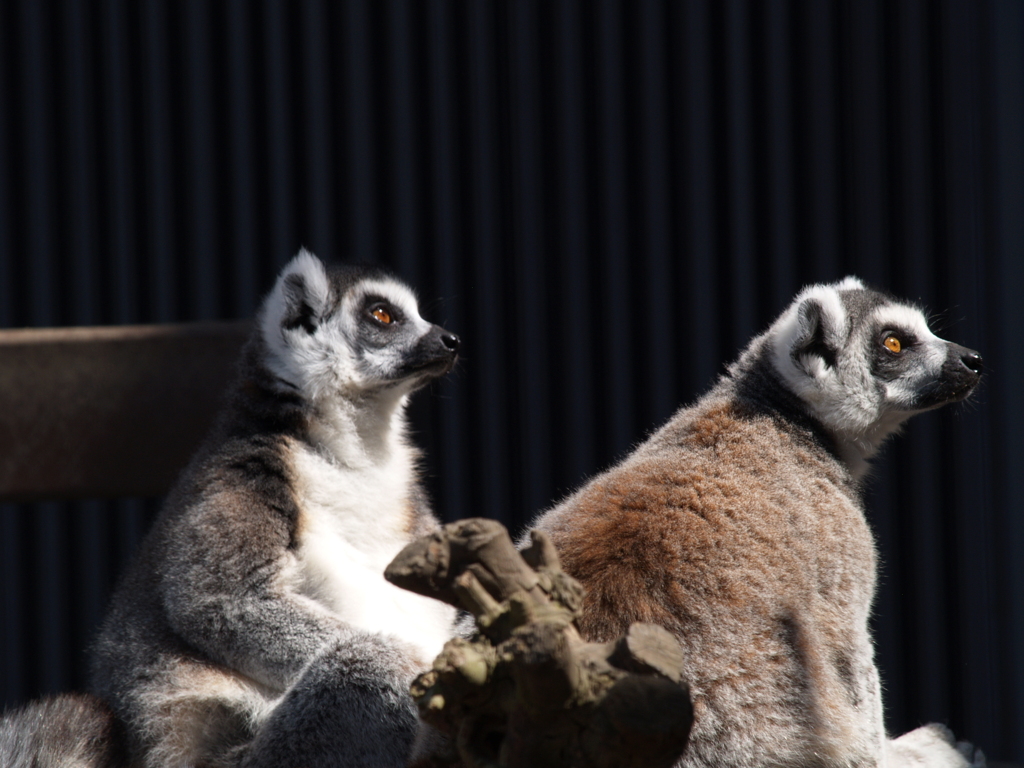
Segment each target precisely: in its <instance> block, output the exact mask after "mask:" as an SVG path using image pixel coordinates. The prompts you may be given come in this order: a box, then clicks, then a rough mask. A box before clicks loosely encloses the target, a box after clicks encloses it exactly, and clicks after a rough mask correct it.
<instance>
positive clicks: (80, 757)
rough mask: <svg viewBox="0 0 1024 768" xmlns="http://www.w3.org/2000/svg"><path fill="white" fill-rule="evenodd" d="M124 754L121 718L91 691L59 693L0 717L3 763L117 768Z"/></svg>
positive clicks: (6, 766) (9, 766) (8, 766)
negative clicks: (91, 694)
mask: <svg viewBox="0 0 1024 768" xmlns="http://www.w3.org/2000/svg"><path fill="white" fill-rule="evenodd" d="M126 759H127V756H126V754H125V744H124V733H123V731H122V728H121V724H120V723H119V722H118V721H117V719H116V718H115V717H114V714H113V712H111V711H110V708H109V707H108V706H107V705H106V704H104V703H103V702H102V701H100V700H99V699H98V698H96V697H95V696H89V695H88V694H79V693H75V694H61V695H59V696H54V697H52V698H48V699H43V700H40V701H34V702H31V703H30V704H27V705H26V706H24V707H21V708H20V709H16V710H14V711H11V712H6V713H4V715H3V717H0V766H3V768H122V766H124V765H125V764H126V762H125V761H126Z"/></svg>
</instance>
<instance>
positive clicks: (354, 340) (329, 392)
mask: <svg viewBox="0 0 1024 768" xmlns="http://www.w3.org/2000/svg"><path fill="white" fill-rule="evenodd" d="M259 328H260V332H261V334H262V336H263V341H264V343H265V348H266V365H267V367H268V368H269V369H270V371H271V373H272V374H273V375H274V376H276V377H277V379H278V381H279V382H280V384H281V386H283V387H286V388H291V389H294V390H297V391H299V392H300V393H301V394H302V395H303V396H305V397H306V398H307V399H309V400H310V401H311V402H319V401H322V400H324V399H325V398H326V399H331V398H337V397H339V396H340V397H343V398H346V399H361V398H365V397H368V396H369V397H372V396H374V395H379V394H387V395H393V396H401V395H404V394H407V393H409V392H411V391H413V390H414V389H416V388H418V387H420V386H422V385H423V384H425V383H426V382H427V381H429V380H430V379H432V378H435V377H437V376H440V375H442V374H444V373H447V372H448V371H449V370H451V368H452V366H453V365H454V364H455V360H456V358H457V357H458V349H459V337H458V336H456V335H455V334H453V333H449V332H448V331H446V330H444V329H443V328H441V327H439V326H437V325H433V324H432V323H429V322H427V321H426V320H424V319H423V318H422V317H420V314H419V308H418V306H417V302H416V297H415V295H414V294H413V292H412V291H411V290H410V289H409V287H408V286H406V285H405V284H404V283H402V282H400V281H398V280H397V279H395V278H394V277H392V276H391V275H389V274H388V273H387V272H385V271H383V270H381V269H378V268H375V267H369V266H331V267H326V266H325V265H324V264H323V263H322V262H321V261H320V260H319V259H318V258H316V256H314V255H313V254H311V253H309V252H308V251H305V250H303V251H300V252H299V254H298V255H297V256H296V257H295V258H294V259H292V260H291V261H290V262H289V263H288V264H287V265H285V267H284V269H283V270H282V271H281V274H280V275H279V276H278V278H277V283H276V285H275V286H274V289H273V290H272V291H271V292H270V295H268V296H267V298H266V300H265V301H264V304H263V308H262V310H261V312H260V316H259Z"/></svg>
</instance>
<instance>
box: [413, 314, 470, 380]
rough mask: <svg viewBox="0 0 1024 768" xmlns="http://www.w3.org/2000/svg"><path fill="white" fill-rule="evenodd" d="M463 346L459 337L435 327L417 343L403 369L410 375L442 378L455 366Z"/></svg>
mask: <svg viewBox="0 0 1024 768" xmlns="http://www.w3.org/2000/svg"><path fill="white" fill-rule="evenodd" d="M461 346H462V342H461V340H460V339H459V337H458V336H456V335H455V334H454V333H452V332H451V331H446V330H445V329H444V328H442V327H441V326H439V325H435V326H433V327H432V328H431V329H430V330H429V331H427V333H425V334H423V336H421V337H420V340H419V341H418V342H416V346H415V347H414V348H413V350H412V352H411V353H410V354H409V357H408V360H407V362H406V364H405V366H403V367H404V369H405V370H406V371H407V372H408V373H423V374H427V375H430V376H441V375H443V374H445V373H447V372H448V371H450V370H451V369H452V366H454V365H455V361H456V360H458V357H459V347H461Z"/></svg>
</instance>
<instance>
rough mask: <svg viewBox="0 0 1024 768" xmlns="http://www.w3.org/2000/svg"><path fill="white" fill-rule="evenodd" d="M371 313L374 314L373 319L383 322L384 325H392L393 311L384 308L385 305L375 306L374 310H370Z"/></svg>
mask: <svg viewBox="0 0 1024 768" xmlns="http://www.w3.org/2000/svg"><path fill="white" fill-rule="evenodd" d="M370 314H371V315H373V319H374V320H376V321H377V322H378V323H382V324H384V325H391V322H392V317H391V313H390V312H388V311H387V310H386V309H384V307H374V309H373V311H372V312H370Z"/></svg>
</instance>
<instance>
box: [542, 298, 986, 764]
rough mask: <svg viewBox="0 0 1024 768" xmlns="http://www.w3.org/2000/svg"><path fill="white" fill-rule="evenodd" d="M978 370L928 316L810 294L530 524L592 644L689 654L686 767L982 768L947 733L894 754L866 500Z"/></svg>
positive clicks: (904, 742)
mask: <svg viewBox="0 0 1024 768" xmlns="http://www.w3.org/2000/svg"><path fill="white" fill-rule="evenodd" d="M887 332H894V333H898V334H900V335H901V336H902V337H903V338H904V339H905V340H906V342H907V343H906V345H905V348H904V351H903V352H901V353H900V354H894V353H892V352H891V351H890V350H886V349H885V348H884V345H883V341H884V338H885V336H886V334H887ZM980 369H981V359H980V357H979V356H977V354H976V353H973V352H971V350H967V349H965V348H963V347H959V346H958V345H955V344H952V343H949V342H944V341H942V340H941V339H938V338H937V337H936V336H935V335H934V334H932V333H931V331H929V330H928V328H927V324H926V323H925V320H924V316H923V314H922V313H921V312H920V311H919V310H917V309H916V308H914V307H911V306H909V305H906V304H904V303H901V302H898V301H895V300H893V299H891V298H890V297H888V296H886V295H884V294H881V293H877V292H874V291H870V290H868V289H866V288H865V287H864V286H863V284H862V283H861V282H860V281H858V280H856V279H854V278H848V279H846V280H843V281H841V282H839V283H835V284H831V285H813V286H810V287H808V288H806V289H804V290H803V291H801V292H800V293H799V295H798V296H797V297H796V299H795V300H794V301H793V303H792V304H791V305H790V306H789V307H788V308H787V309H786V310H785V311H784V312H783V313H782V315H781V316H780V317H779V318H778V319H777V320H776V321H775V322H774V323H773V324H772V325H771V326H770V327H769V328H768V330H767V331H766V332H764V333H763V334H761V335H759V336H757V337H756V338H754V339H753V340H752V341H751V342H750V344H749V345H748V346H747V348H746V349H745V350H744V351H743V352H742V353H741V354H740V356H739V359H738V360H737V361H736V362H735V363H734V364H732V365H731V366H729V367H728V372H727V374H726V375H724V376H723V377H721V379H720V380H719V381H718V382H717V383H716V384H715V385H714V386H713V387H712V388H711V390H710V391H709V392H708V393H707V394H706V395H704V396H703V397H701V398H700V399H699V400H698V401H697V402H696V403H695V404H693V405H691V406H688V407H684V408H682V409H680V410H679V411H678V412H677V413H676V414H675V415H674V416H673V417H672V418H671V419H670V420H669V422H668V423H667V424H665V425H664V426H663V427H661V428H660V429H659V430H657V431H656V432H655V433H654V434H653V435H651V437H650V438H649V439H647V440H646V441H645V442H644V443H642V444H641V445H640V446H638V447H637V449H636V450H634V451H633V452H632V453H631V454H630V455H629V456H627V457H626V458H625V459H623V460H622V461H621V462H620V463H619V464H618V465H616V466H614V467H612V468H611V469H609V470H607V471H606V472H603V473H601V474H600V475H598V476H597V477H595V478H594V479H593V480H591V481H590V482H589V483H587V484H585V485H584V486H583V487H582V488H580V489H579V490H578V491H576V492H575V493H574V494H572V495H571V496H570V497H569V498H567V499H566V500H564V501H563V502H562V503H561V504H559V505H557V506H556V507H554V508H553V509H551V510H550V511H548V512H546V513H544V514H543V515H542V516H541V517H540V518H539V519H538V520H537V521H536V522H535V523H534V525H533V526H532V527H536V528H540V529H542V530H544V531H547V532H548V534H549V535H550V536H551V538H552V541H553V542H554V544H555V546H556V547H557V549H558V551H559V555H560V556H561V559H562V564H563V566H564V568H565V569H566V571H567V572H568V573H570V574H571V575H572V576H574V577H575V578H577V579H579V580H580V582H581V583H582V584H583V587H584V588H585V589H586V595H585V597H584V601H583V612H582V616H581V617H580V619H579V626H580V630H581V633H582V634H583V635H584V636H585V637H586V638H587V639H588V640H593V641H610V640H612V639H614V638H616V637H619V636H621V635H622V633H624V632H625V631H626V629H627V627H628V626H629V625H630V623H632V622H636V621H645V622H653V623H657V624H660V625H662V626H664V627H667V628H668V629H669V630H670V631H672V632H673V633H674V634H675V636H676V637H677V638H678V640H679V642H680V644H681V645H682V647H683V652H684V653H683V656H684V658H685V675H684V676H685V678H686V680H687V682H688V683H689V685H690V691H691V695H692V697H693V705H694V723H693V729H692V731H691V734H690V743H689V745H688V747H687V750H686V752H685V753H684V756H683V758H682V761H681V766H683V768H722V767H723V766H743V768H877V767H878V766H884V767H885V768H911V766H927V767H928V768H965V766H968V765H971V764H972V763H973V764H974V765H980V764H982V763H983V756H982V755H981V753H980V752H975V751H974V750H973V749H971V748H970V747H969V746H967V745H959V746H958V745H956V744H954V741H953V739H952V736H951V734H949V732H948V731H947V730H945V729H944V728H942V727H941V726H936V725H932V726H925V727H922V728H919V729H917V730H915V731H912V732H911V733H909V734H907V735H905V736H902V737H900V738H899V739H896V740H893V741H890V740H888V739H887V738H886V734H885V731H884V727H883V717H882V698H881V690H880V685H879V679H878V671H877V669H876V667H875V663H874V650H873V646H872V640H871V634H870V628H869V618H870V614H871V602H872V599H873V596H874V590H875V574H876V553H875V547H874V542H873V539H872V535H871V532H870V530H869V528H868V525H867V521H866V519H865V516H864V509H863V502H862V499H861V486H862V483H863V478H864V475H865V471H866V468H867V463H868V460H869V458H870V457H871V456H872V454H874V453H875V451H876V450H877V449H878V446H879V445H880V444H881V442H882V441H883V440H884V439H885V437H886V436H887V435H889V434H891V433H892V432H893V431H894V430H896V429H897V428H898V427H899V425H900V424H901V423H902V422H904V421H905V420H906V419H907V418H908V417H909V416H911V415H912V414H913V413H915V412H918V411H920V410H924V409H926V408H931V407H936V406H938V405H942V404H943V403H948V402H953V401H955V400H959V399H962V398H963V397H966V396H967V394H969V392H970V391H971V390H972V389H973V388H974V386H975V385H976V384H977V381H978V380H979V378H980Z"/></svg>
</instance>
